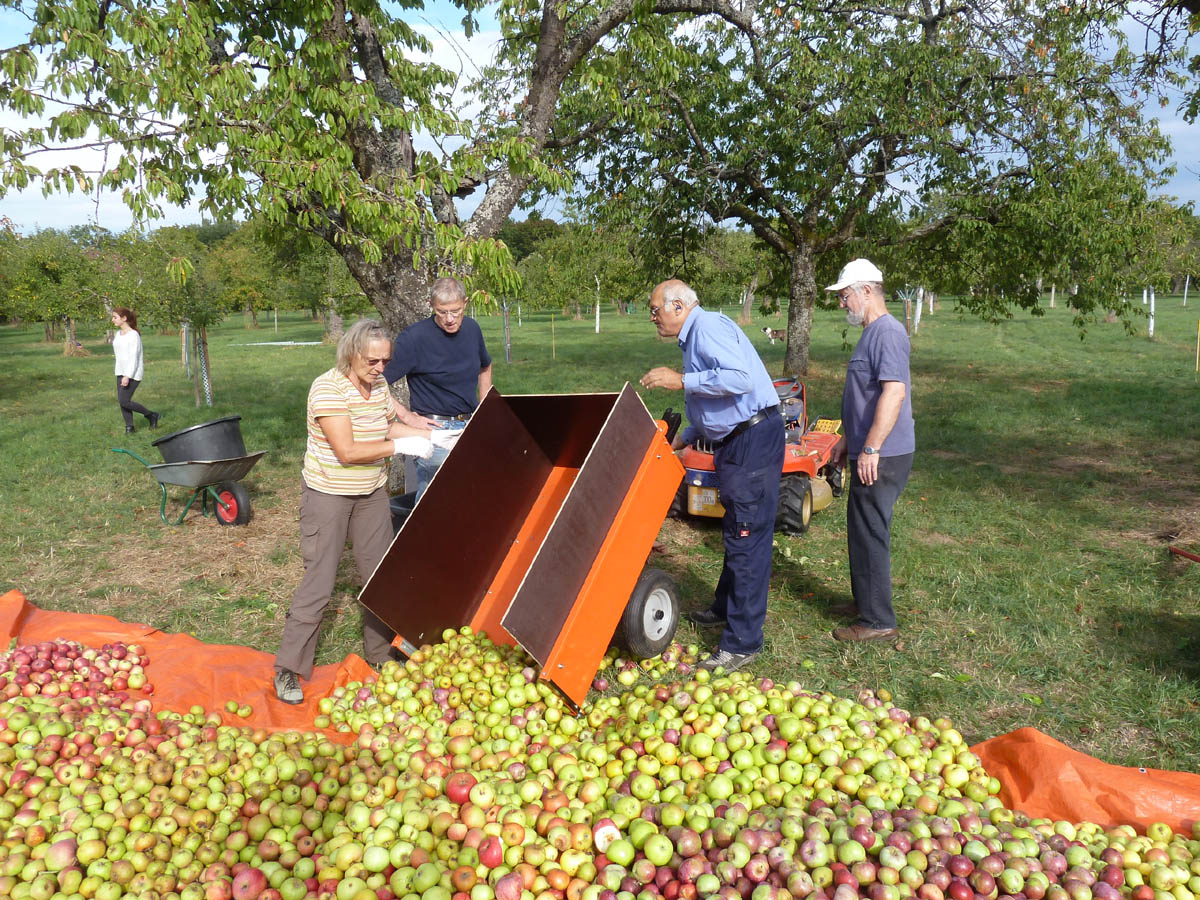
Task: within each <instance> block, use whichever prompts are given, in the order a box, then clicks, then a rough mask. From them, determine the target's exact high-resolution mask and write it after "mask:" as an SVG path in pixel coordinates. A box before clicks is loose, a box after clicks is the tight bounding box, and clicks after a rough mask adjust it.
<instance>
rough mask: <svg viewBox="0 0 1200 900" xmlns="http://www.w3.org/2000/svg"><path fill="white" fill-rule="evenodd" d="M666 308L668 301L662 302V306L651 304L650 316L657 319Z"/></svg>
mask: <svg viewBox="0 0 1200 900" xmlns="http://www.w3.org/2000/svg"><path fill="white" fill-rule="evenodd" d="M666 308H667V304H666V303H664V304H662V306H655V305H653V304H651V305H650V318H651V319H657V318H658V317H659V316H660V315H661V314H662V311H663V310H664V309H666Z"/></svg>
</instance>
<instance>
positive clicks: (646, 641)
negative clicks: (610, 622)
mask: <svg viewBox="0 0 1200 900" xmlns="http://www.w3.org/2000/svg"><path fill="white" fill-rule="evenodd" d="M678 624H679V589H678V588H677V587H676V586H675V579H673V578H672V577H671V576H670V575H668V574H667V573H666V572H664V571H663V570H662V569H644V570H642V574H641V576H640V577H639V578H638V581H637V584H636V585H635V586H634V588H633V593H632V594H630V595H629V602H628V603H627V604H625V612H624V613H622V614H621V622H620V624H619V625H617V634H616V641H615V642H616V644H617V645H618V646H621V647H624V648H625V649H627V650H628V651H629V652H630V653H631V654H632V655H633V656H635V657H637V658H639V659H650V658H651V657H654V656H658V654H660V653H662V652H663V650H665V649H667V645H668V644H670V643H671V639H672V638H673V637H675V627H676V626H677V625H678Z"/></svg>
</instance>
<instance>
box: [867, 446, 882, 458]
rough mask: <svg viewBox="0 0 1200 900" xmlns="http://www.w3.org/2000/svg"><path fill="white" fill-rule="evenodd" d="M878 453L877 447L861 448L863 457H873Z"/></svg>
mask: <svg viewBox="0 0 1200 900" xmlns="http://www.w3.org/2000/svg"><path fill="white" fill-rule="evenodd" d="M878 452H879V448H878V447H863V455H864V456H874V455H875V454H877V453H878Z"/></svg>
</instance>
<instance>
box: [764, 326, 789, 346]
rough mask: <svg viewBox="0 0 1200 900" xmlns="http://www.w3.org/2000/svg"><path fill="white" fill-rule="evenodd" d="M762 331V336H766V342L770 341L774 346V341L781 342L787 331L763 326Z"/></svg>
mask: <svg viewBox="0 0 1200 900" xmlns="http://www.w3.org/2000/svg"><path fill="white" fill-rule="evenodd" d="M762 331H763V334H765V335H766V336H767V340H768V341H770V342H771V344H772V345H774V343H775V342H776V341H782V340H783V339H784V338H786V337H787V331H784V330H780V329H778V328H772V327H771V326H770V325H766V326H764V327H763V330H762Z"/></svg>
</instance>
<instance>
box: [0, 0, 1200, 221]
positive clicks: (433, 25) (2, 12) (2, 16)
mask: <svg viewBox="0 0 1200 900" xmlns="http://www.w3.org/2000/svg"><path fill="white" fill-rule="evenodd" d="M411 15H412V14H411V13H409V16H410V18H409V21H411V22H413V23H414V24H416V25H418V27H420V29H421V30H422V31H424V32H425V34H426V36H427V37H428V38H429V39H430V41H431V42H432V43H433V44H434V53H433V57H434V58H435V59H437V60H438V61H439V62H442V63H443V64H444V65H446V66H447V67H449V68H452V69H455V70H458V69H461V68H462V66H463V64H462V62H461V60H462V59H463V58H464V57H465V58H467V59H475V60H480V59H485V58H487V57H488V56H490V54H491V52H492V50H493V48H494V46H495V42H496V40H497V38H498V32H497V30H496V23H495V21H494V20H493V19H488V18H485V19H483V20H482V21H481V22H480V30H479V31H478V32H477V33H476V34H474V35H473V36H472V37H471V38H470V39H467V38H466V37H465V35H464V34H463V32H462V25H461V19H462V14H461V12H460V11H459V10H457V9H456V8H455V7H453V6H452V5H451V4H450V3H448V2H445V0H433V2H427V3H426V8H425V11H424V12H423V13H422V14H421V15H420V18H419V20H415V19H413V18H411ZM27 33H28V22H27V20H26V19H24V18H23V17H22V16H20V15H19V14H18V13H17V12H15V11H14V10H11V9H7V8H5V9H0V46H5V47H7V46H12V45H14V44H16V43H18V42H20V41H21V40H22V39H23V38H24V36H25V35H26V34H27ZM1135 46H1136V44H1135ZM1153 115H1154V116H1155V117H1156V118H1157V119H1158V123H1159V127H1160V129H1161V130H1162V131H1163V133H1164V134H1165V135H1167V136H1168V137H1169V138H1170V140H1171V142H1172V144H1173V146H1174V165H1175V167H1176V170H1177V171H1176V173H1175V174H1174V175H1173V176H1172V177H1171V179H1170V180H1169V182H1168V183H1167V184H1166V186H1165V187H1164V188H1162V190H1161V193H1163V194H1166V195H1170V196H1174V197H1175V198H1177V199H1178V200H1179V201H1181V202H1184V203H1191V204H1193V207H1194V211H1196V212H1197V214H1200V123H1192V124H1189V123H1188V122H1186V121H1184V120H1183V118H1182V116H1180V115H1179V113H1178V103H1172V104H1171V105H1169V106H1168V107H1167V108H1165V109H1160V108H1158V106H1157V105H1155V107H1154V109H1153ZM19 123H20V119H18V118H17V117H16V116H15V115H13V114H12V113H8V112H4V111H0V128H4V127H8V128H13V127H17V126H18V125H19ZM80 161H81V162H83V161H84V157H83V156H80ZM478 201H479V193H478V192H477V193H476V195H474V196H473V197H472V198H469V199H468V201H467V205H465V206H460V212H461V213H463V214H464V215H469V214H470V212H471V211H472V209H473V208H474V204H475V203H477V202H478ZM165 212H166V217H165V218H163V219H159V220H156V221H155V222H154V223H153V224H152V226H151V227H156V226H160V225H174V224H195V223H199V222H200V221H201V218H202V216H201V213H200V210H199V208H198V207H196V206H192V207H190V208H180V207H168V208H167V209H166V210H165ZM0 217H2V218H7V219H9V220H10V221H11V222H12V223H13V225H14V226H15V227H16V229H17V230H18V231H20V232H21V233H25V234H28V233H31V232H34V231H36V230H38V229H41V228H60V229H65V228H70V227H71V226H73V225H79V224H98V225H100V226H102V227H104V228H106V229H108V230H110V231H114V232H119V231H124V230H125V229H126V228H129V227H130V226H131V225H132V224H133V217H132V214H131V213H130V212H129V210H128V209H127V208H126V207H125V204H124V203H123V202H122V200H121V198H120V196H119V195H117V194H114V193H111V192H104V193H100V194H89V195H81V194H78V193H76V194H62V193H60V194H52V195H50V196H43V195H42V192H41V190H40V189H38V188H32V189H29V190H26V191H22V192H10V193H8V194H7V195H5V196H3V197H0Z"/></svg>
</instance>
